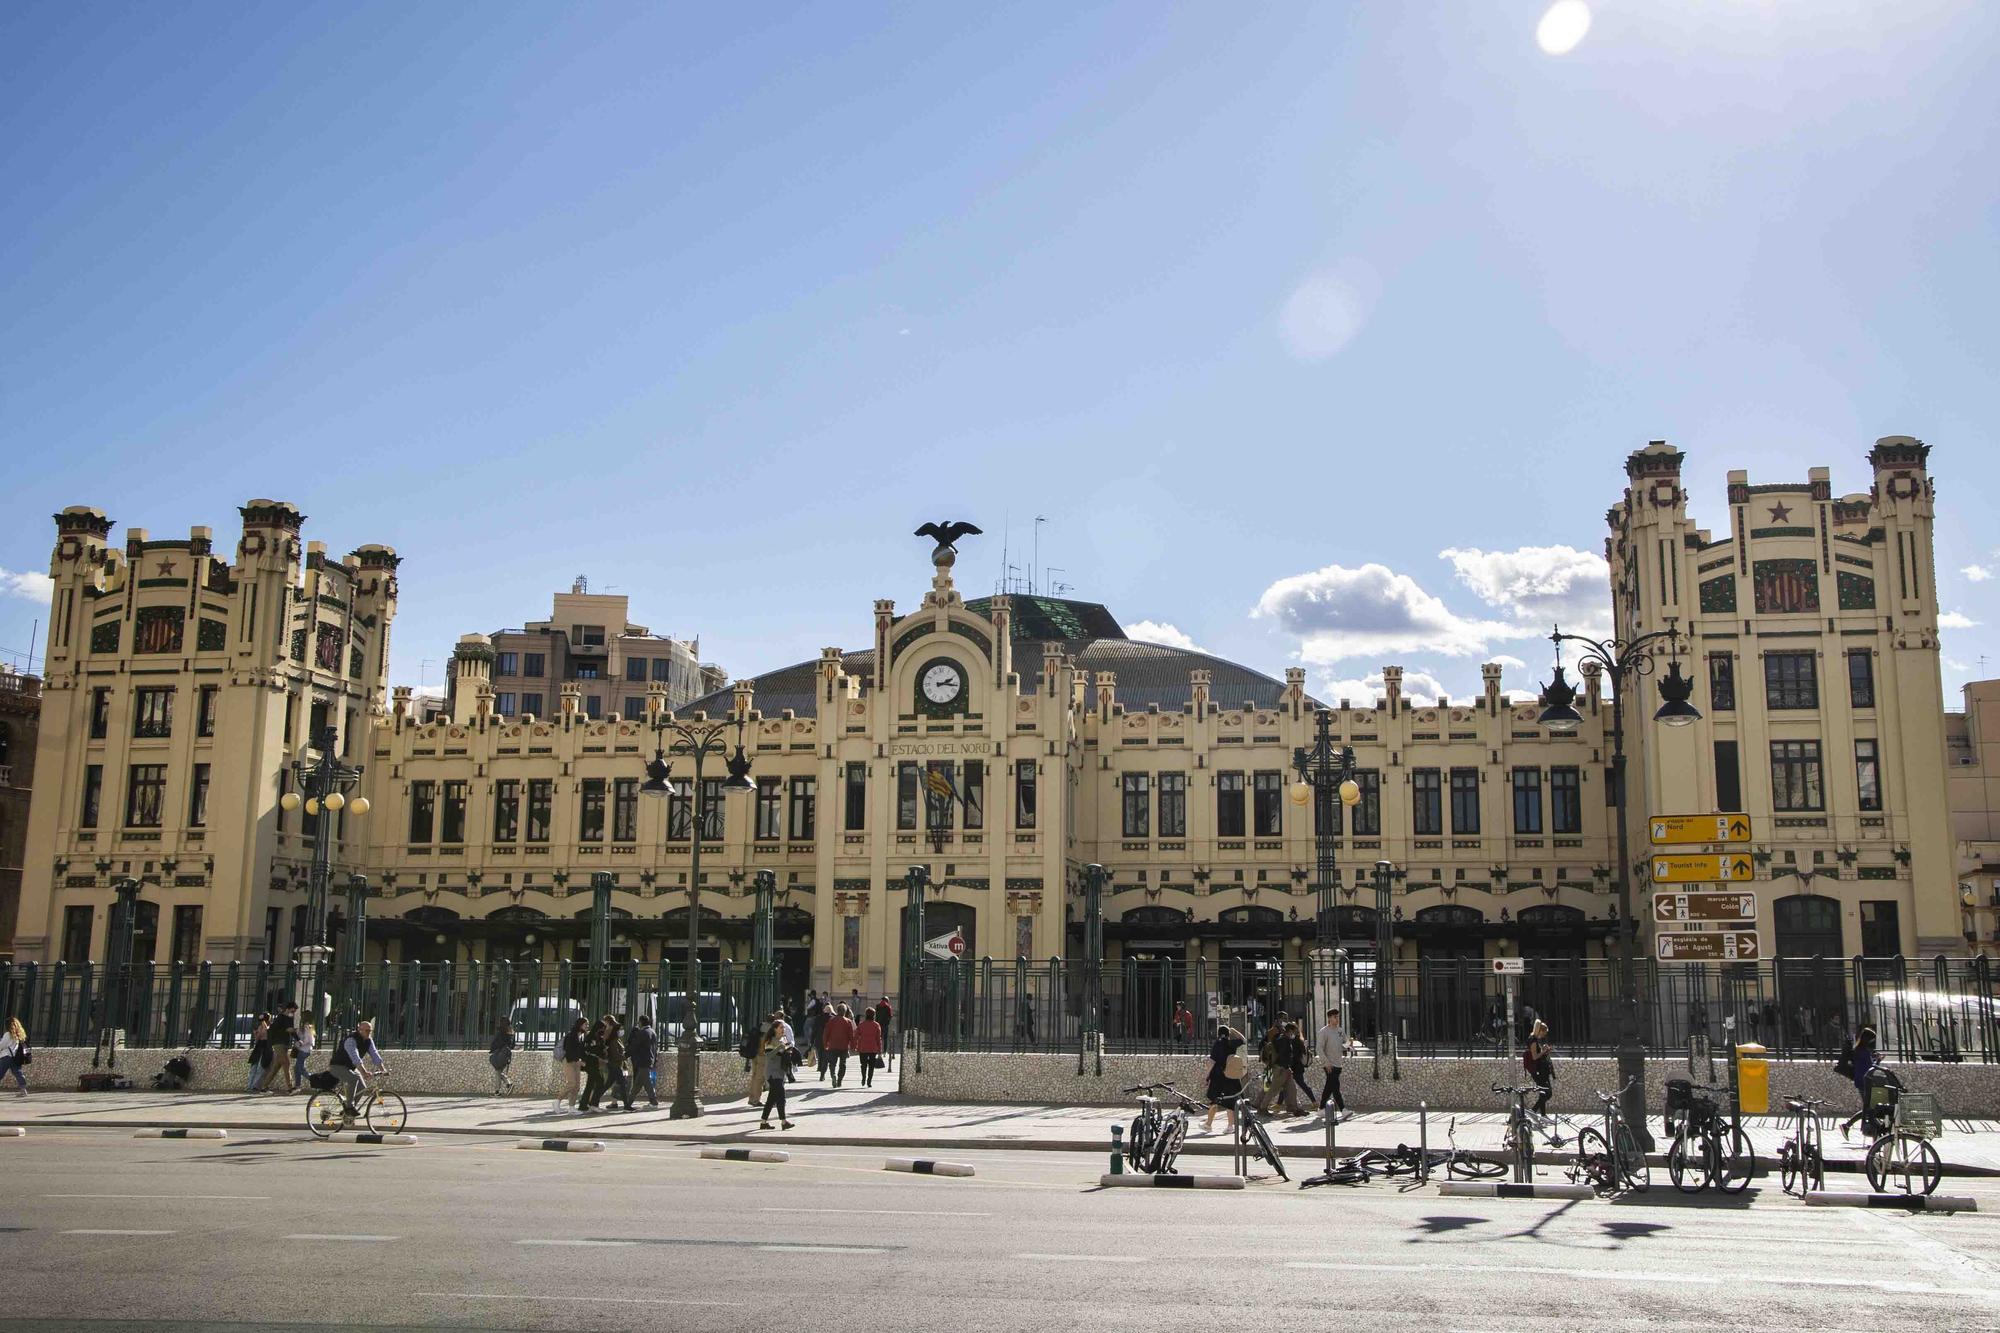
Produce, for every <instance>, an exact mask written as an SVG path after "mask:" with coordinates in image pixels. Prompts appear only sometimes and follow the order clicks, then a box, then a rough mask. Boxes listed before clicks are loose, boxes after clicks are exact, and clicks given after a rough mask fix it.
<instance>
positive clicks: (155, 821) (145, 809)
mask: <svg viewBox="0 0 2000 1333" xmlns="http://www.w3.org/2000/svg"><path fill="white" fill-rule="evenodd" d="M166 797H167V766H166V765H165V764H134V765H132V773H131V781H130V784H129V785H128V786H127V787H126V788H125V827H126V828H158V827H159V826H160V816H161V811H162V810H163V809H164V808H165V806H166V803H167V801H166Z"/></svg>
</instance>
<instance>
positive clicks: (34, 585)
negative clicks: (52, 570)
mask: <svg viewBox="0 0 2000 1333" xmlns="http://www.w3.org/2000/svg"><path fill="white" fill-rule="evenodd" d="M0 594H4V595H6V596H8V597H25V598H26V599H27V600H29V601H31V602H47V601H50V600H52V599H53V598H54V597H55V594H56V581H55V580H54V579H52V578H50V577H49V576H48V575H47V574H37V573H34V572H33V571H27V572H24V573H19V574H17V573H15V572H14V571H13V570H11V569H0Z"/></svg>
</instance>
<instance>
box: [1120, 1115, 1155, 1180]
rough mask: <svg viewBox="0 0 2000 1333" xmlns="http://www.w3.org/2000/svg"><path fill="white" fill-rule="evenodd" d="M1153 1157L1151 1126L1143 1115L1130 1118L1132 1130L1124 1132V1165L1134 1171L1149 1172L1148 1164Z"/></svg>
mask: <svg viewBox="0 0 2000 1333" xmlns="http://www.w3.org/2000/svg"><path fill="white" fill-rule="evenodd" d="M1152 1156H1153V1126H1152V1122H1151V1121H1149V1120H1147V1119H1146V1117H1145V1116H1143V1115H1135V1116H1133V1117H1132V1128H1131V1129H1129V1130H1127V1131H1126V1132H1125V1164H1126V1165H1127V1166H1129V1167H1131V1168H1132V1169H1133V1170H1134V1171H1137V1172H1145V1171H1147V1170H1149V1169H1150V1168H1149V1166H1148V1163H1149V1162H1150V1161H1151V1160H1152Z"/></svg>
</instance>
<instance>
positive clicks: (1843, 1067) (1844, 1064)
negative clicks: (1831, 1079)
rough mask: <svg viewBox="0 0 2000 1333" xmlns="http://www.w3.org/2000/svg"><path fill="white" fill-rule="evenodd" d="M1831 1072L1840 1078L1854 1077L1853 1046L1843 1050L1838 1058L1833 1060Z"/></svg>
mask: <svg viewBox="0 0 2000 1333" xmlns="http://www.w3.org/2000/svg"><path fill="white" fill-rule="evenodd" d="M1833 1072H1834V1073H1836V1074H1838V1075H1840V1076H1841V1077H1842V1078H1853V1077H1854V1048H1853V1047H1852V1046H1849V1047H1848V1048H1847V1049H1845V1050H1843V1051H1842V1052H1841V1053H1840V1058H1839V1059H1837V1060H1835V1061H1834V1062H1833Z"/></svg>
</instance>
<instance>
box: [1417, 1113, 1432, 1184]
mask: <svg viewBox="0 0 2000 1333" xmlns="http://www.w3.org/2000/svg"><path fill="white" fill-rule="evenodd" d="M1430 1178H1431V1121H1430V1107H1429V1106H1428V1105H1427V1104H1426V1103H1424V1102H1418V1103H1417V1179H1418V1180H1420V1181H1424V1182H1426V1183H1428V1182H1429V1181H1430Z"/></svg>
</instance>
